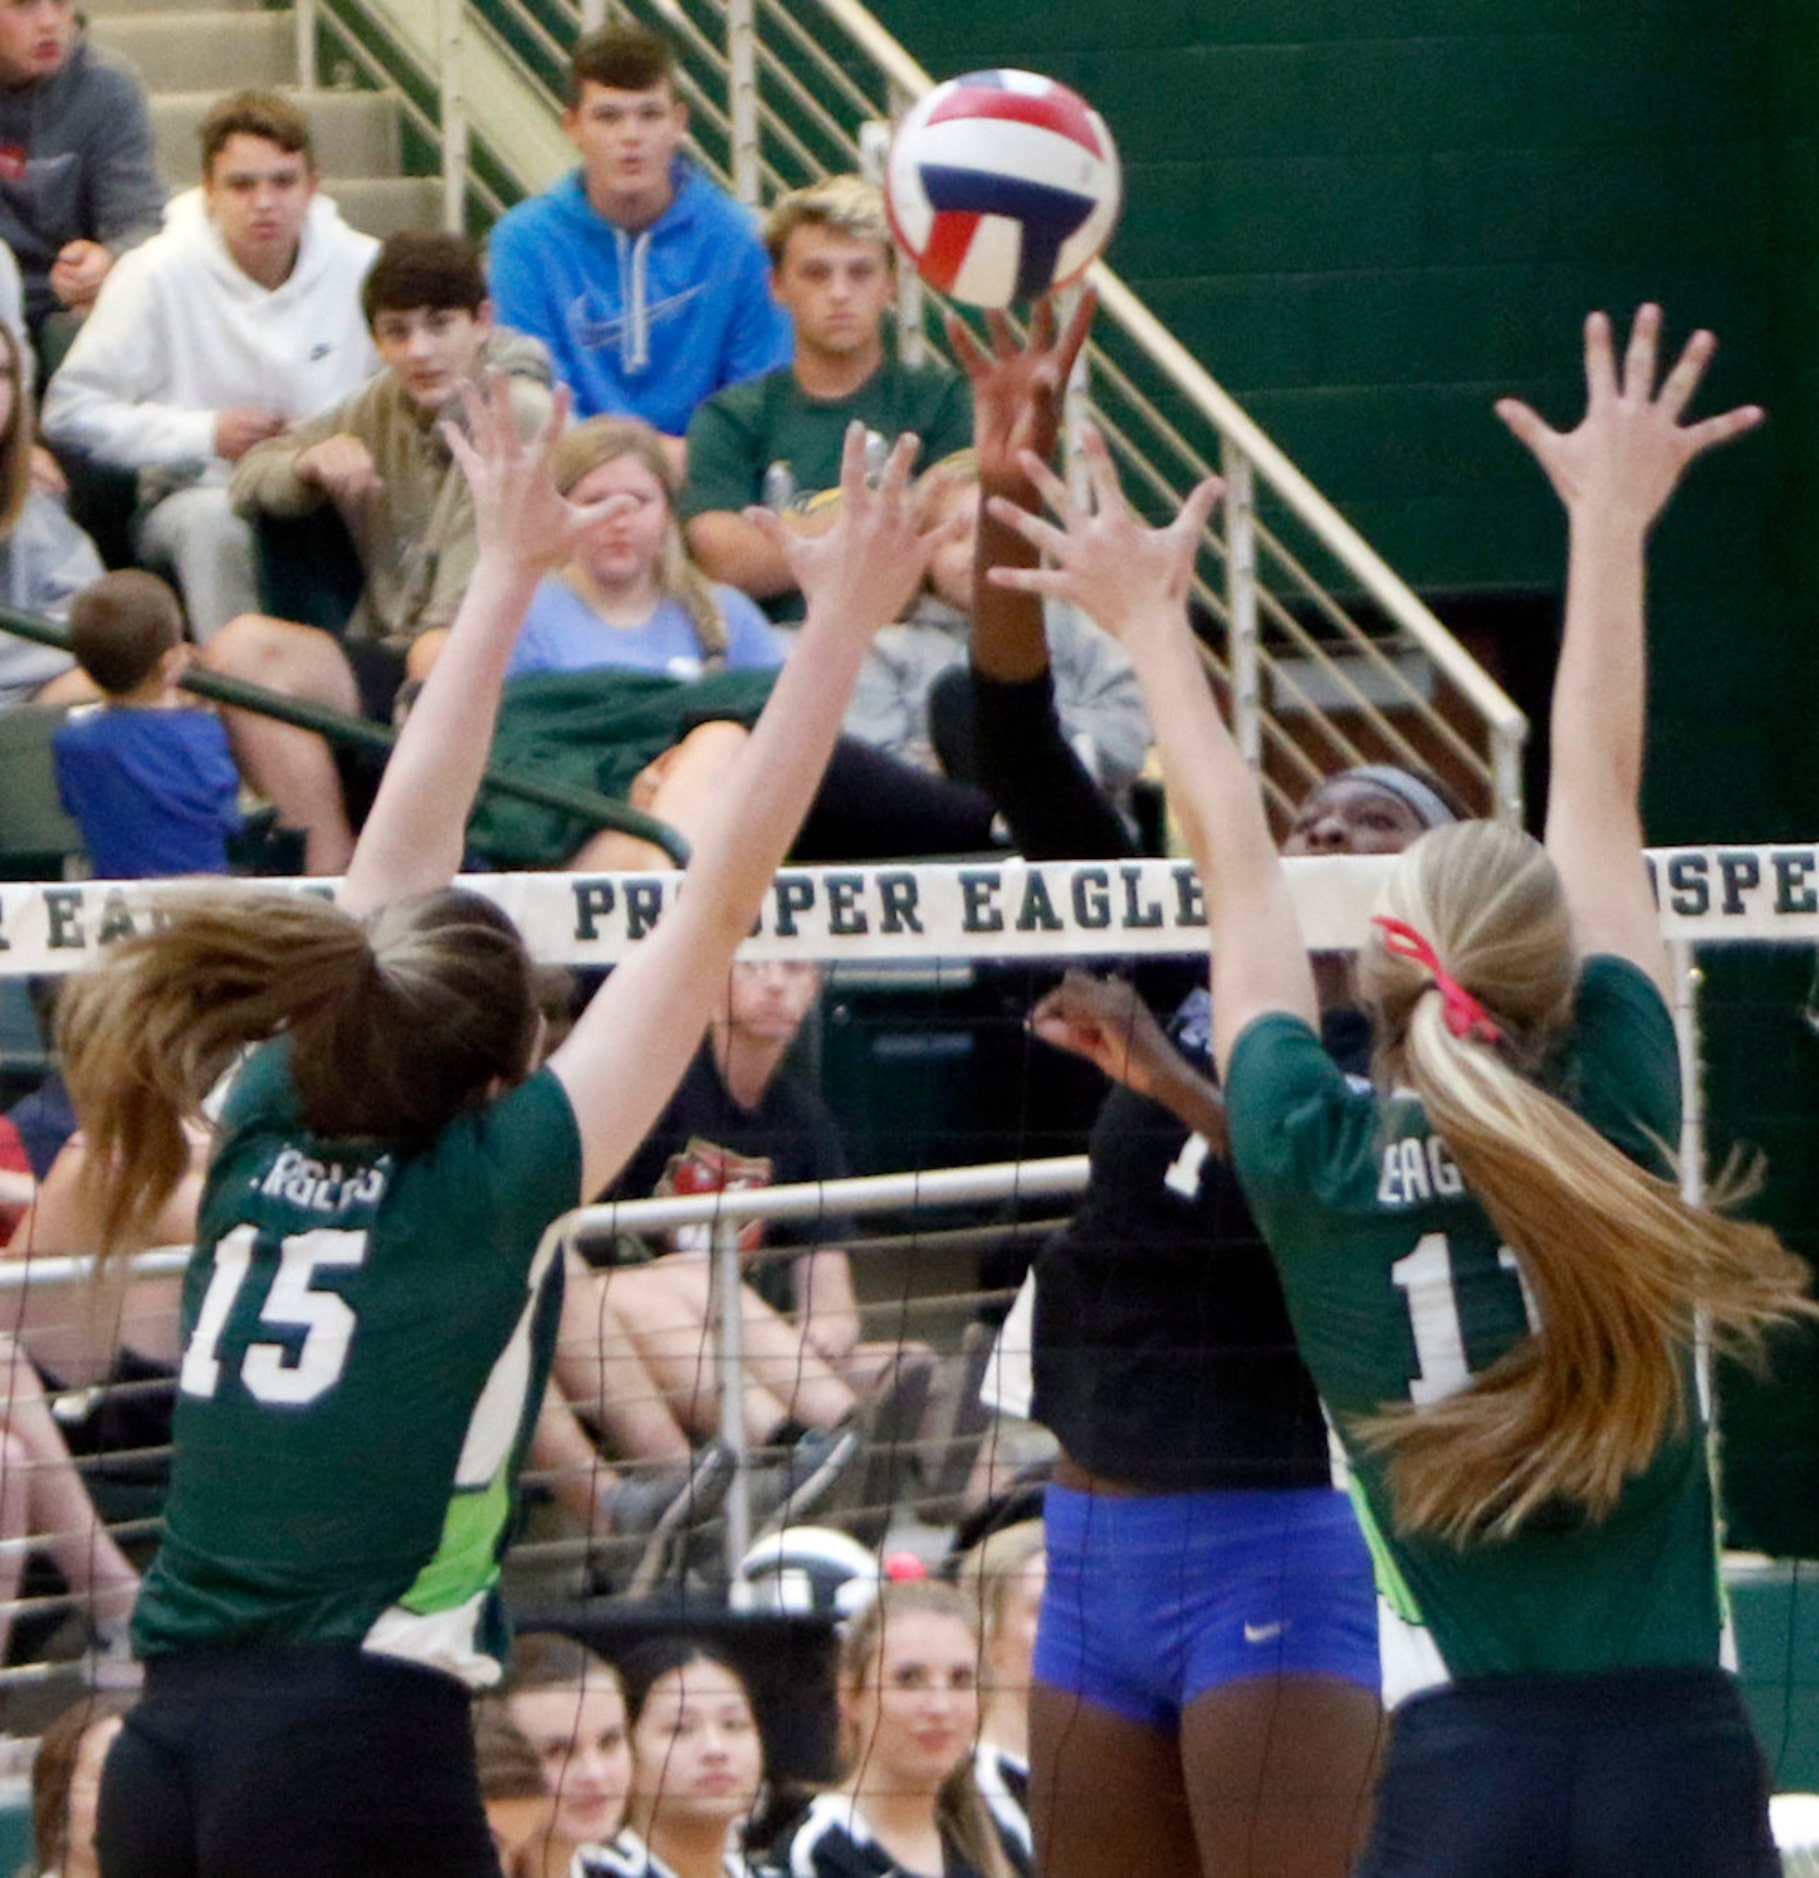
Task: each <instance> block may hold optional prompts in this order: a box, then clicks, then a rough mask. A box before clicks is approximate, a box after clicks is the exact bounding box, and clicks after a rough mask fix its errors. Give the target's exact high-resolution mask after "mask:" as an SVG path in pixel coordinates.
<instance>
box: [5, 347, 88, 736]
mask: <svg viewBox="0 0 1819 1878" xmlns="http://www.w3.org/2000/svg"><path fill="white" fill-rule="evenodd" d="M29 356H30V355H29V354H27V353H25V352H23V351H21V350H20V347H19V343H18V341H17V340H16V339H15V338H14V337H13V335H12V333H11V332H10V331H9V330H7V328H6V327H4V326H0V604H4V605H6V606H10V607H13V608H15V609H16V610H17V611H19V612H21V613H36V614H38V615H39V616H40V617H41V618H44V619H48V620H53V621H57V622H59V623H61V622H62V621H63V620H64V619H66V618H67V617H68V615H69V607H70V601H71V600H72V599H73V598H74V597H75V596H76V594H78V593H79V592H80V591H81V590H82V589H83V588H84V587H86V586H87V585H88V584H89V582H90V581H93V580H99V579H100V577H101V571H102V569H101V557H100V555H98V554H97V553H96V552H95V544H94V543H93V542H92V541H90V540H89V538H88V536H87V535H85V534H84V533H83V532H82V530H81V529H80V528H78V527H77V526H76V524H75V523H74V522H72V521H71V520H70V518H69V517H68V515H66V514H65V513H64V511H63V508H62V506H61V505H60V504H59V503H58V502H56V501H55V500H53V499H52V498H51V497H50V496H47V495H45V494H43V493H42V492H41V491H39V490H37V489H34V488H33V487H32V442H33V437H32V430H33V426H32V400H31V391H30V388H29V386H28V384H27V382H26V372H25V365H26V361H27V359H28V358H29ZM94 695H95V690H94V686H92V685H91V684H90V683H89V682H88V680H87V679H85V678H84V677H83V676H82V675H81V673H79V672H78V671H77V670H76V662H75V660H74V659H73V658H72V657H71V656H70V654H69V653H67V652H59V651H58V650H57V648H56V647H55V646H41V645H38V644H37V643H36V642H35V641H33V640H30V639H17V638H15V637H14V636H13V635H12V634H11V633H7V632H0V710H5V709H6V707H7V706H8V705H9V704H25V703H28V702H34V701H35V702H38V703H41V704H62V703H67V702H68V701H70V700H71V699H74V698H92V697H93V696H94Z"/></svg>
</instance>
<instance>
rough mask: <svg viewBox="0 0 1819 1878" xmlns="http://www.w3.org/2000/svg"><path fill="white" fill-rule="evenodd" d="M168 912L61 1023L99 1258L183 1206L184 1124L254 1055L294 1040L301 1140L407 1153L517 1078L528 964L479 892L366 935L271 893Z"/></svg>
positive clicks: (232, 896)
mask: <svg viewBox="0 0 1819 1878" xmlns="http://www.w3.org/2000/svg"><path fill="white" fill-rule="evenodd" d="M161 915H162V917H161V920H160V923H159V925H157V926H156V927H154V928H153V929H152V930H150V931H148V932H144V933H139V934H136V935H134V936H132V937H130V938H127V939H123V940H121V941H119V942H118V943H117V944H116V945H114V946H112V947H110V948H109V951H108V954H107V956H106V958H105V959H103V960H102V962H101V963H100V964H99V965H97V966H96V967H95V969H94V970H92V971H90V972H87V973H84V974H82V975H81V976H79V977H76V978H73V979H72V980H70V982H69V983H68V984H67V985H66V986H65V988H64V993H63V998H62V1000H61V1003H60V1006H59V1011H58V1023H57V1032H58V1045H59V1048H60V1050H61V1052H62V1057H63V1067H64V1076H65V1079H66V1081H67V1082H68V1085H69V1090H70V1097H71V1100H72V1102H73V1103H74V1105H75V1109H76V1114H77V1118H78V1120H79V1121H80V1123H81V1125H82V1129H83V1132H84V1134H85V1136H86V1139H87V1146H88V1154H87V1157H86V1162H85V1167H84V1176H83V1178H84V1182H85V1185H86V1188H87V1196H86V1197H87V1199H88V1201H89V1203H90V1204H91V1205H93V1206H94V1208H95V1209H96V1217H97V1218H98V1220H99V1222H100V1231H101V1245H100V1247H99V1250H100V1251H101V1253H102V1255H103V1256H104V1257H105V1256H108V1255H111V1254H114V1253H118V1252H120V1251H123V1250H126V1249H129V1248H130V1247H131V1246H132V1245H133V1244H134V1243H135V1242H136V1241H137V1240H138V1239H139V1237H140V1235H142V1234H143V1232H144V1231H145V1230H146V1228H147V1227H148V1225H149V1223H150V1221H151V1220H152V1219H153V1218H154V1217H155V1216H156V1214H157V1212H158V1210H159V1208H160V1207H161V1206H162V1205H163V1204H164V1202H165V1201H166V1200H167V1199H168V1198H169V1197H170V1195H171V1194H172V1192H173V1191H174V1190H175V1189H176V1186H177V1183H178V1182H179V1181H180V1180H181V1179H182V1177H183V1175H184V1173H185V1171H186V1170H187V1167H188V1164H189V1150H188V1145H187V1143H186V1141H185V1138H184V1132H183V1124H184V1123H185V1122H186V1121H189V1120H193V1119H194V1118H196V1116H197V1115H198V1113H199V1111H200V1108H201V1103H202V1099H203V1097H204V1096H205V1095H206V1094H207V1093H208V1091H209V1090H210V1089H211V1088H212V1087H213V1086H214V1084H215V1083H216V1081H218V1080H219V1078H220V1077H221V1076H222V1075H223V1074H224V1073H225V1071H226V1070H227V1069H228V1068H229V1067H230V1066H231V1064H232V1063H233V1061H234V1058H235V1056H236V1055H237V1054H238V1053H239V1052H240V1051H241V1050H242V1049H244V1048H245V1047H246V1046H247V1045H248V1044H254V1043H259V1042H263V1041H265V1040H266V1039H268V1038H272V1037H276V1036H278V1035H280V1034H282V1035H284V1036H286V1037H287V1038H289V1040H290V1043H291V1063H290V1072H291V1081H292V1084H293V1087H294V1088H295V1090H296V1093H297V1104H298V1110H299V1114H300V1118H301V1123H302V1126H303V1127H304V1128H306V1129H308V1130H309V1131H310V1132H312V1133H314V1134H317V1135H320V1136H325V1137H329V1138H341V1139H349V1138H363V1139H374V1140H377V1141H380V1142H382V1143H384V1144H385V1145H387V1146H394V1147H397V1148H400V1149H405V1150H408V1149H411V1148H414V1147H417V1146H421V1145H424V1144H426V1143H427V1142H428V1141H429V1140H430V1139H433V1137H434V1136H435V1134H436V1133H437V1132H439V1130H440V1129H441V1128H442V1127H444V1126H445V1125H446V1124H447V1122H448V1121H449V1120H451V1119H452V1118H453V1117H454V1116H455V1115H456V1114H458V1113H459V1112H460V1111H461V1110H462V1109H464V1108H467V1107H471V1106H473V1105H474V1104H475V1103H477V1102H478V1101H480V1100H482V1099H484V1097H485V1095H486V1093H487V1091H488V1090H489V1089H490V1087H491V1086H492V1085H493V1084H494V1083H495V1082H496V1081H500V1080H511V1079H514V1078H516V1077H518V1076H521V1075H522V1074H523V1073H524V1070H525V1067H526V1065H527V1063H528V1060H529V1054H530V1049H531V1044H532V1042H533V1040H534V1037H535V1029H536V1011H535V1007H534V1004H533V1001H532V998H531V982H530V968H529V963H528V960H527V959H526V957H525V953H524V948H523V944H522V941H520V939H519V938H518V935H517V932H516V929H515V928H514V927H513V926H512V924H511V922H510V921H509V920H508V919H507V918H506V917H505V915H504V914H503V913H501V912H499V910H498V909H497V908H496V907H494V906H492V905H491V904H490V903H489V902H487V901H485V900H482V899H480V898H479V897H478V896H476V895H473V894H470V893H465V892H460V891H456V890H453V889H449V890H444V891H442V892H438V893H432V894H424V895H418V896H414V897H412V898H410V899H408V900H403V901H399V902H395V903H394V904H392V905H391V906H388V907H386V908H385V909H384V910H383V911H382V912H380V913H379V914H378V915H377V916H376V917H375V919H374V920H373V922H372V924H371V927H370V928H369V927H367V926H364V925H362V924H361V923H360V922H358V921H356V920H354V919H352V918H350V917H349V916H348V915H347V914H346V913H344V912H342V911H341V910H340V909H339V908H337V907H335V906H334V905H332V904H331V903H329V902H328V901H325V900H321V899H318V898H316V897H314V896H313V895H309V894H300V893H281V892H273V891H270V890H259V889H252V890H248V891H243V892H236V893H225V892H222V891H221V890H219V889H198V890H196V891H195V892H193V893H188V894H184V895H182V896H180V897H176V898H174V899H173V900H171V901H167V902H165V903H164V906H163V907H162V908H161Z"/></svg>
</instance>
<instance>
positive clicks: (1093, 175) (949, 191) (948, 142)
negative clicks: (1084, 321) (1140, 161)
mask: <svg viewBox="0 0 1819 1878" xmlns="http://www.w3.org/2000/svg"><path fill="white" fill-rule="evenodd" d="M1122 195H1123V185H1122V182H1121V176H1120V170H1119V165H1118V150H1117V146H1116V145H1115V144H1114V143H1113V142H1112V137H1111V132H1110V131H1108V130H1107V129H1106V127H1105V120H1104V119H1103V118H1101V117H1100V115H1099V113H1098V112H1097V111H1095V110H1094V109H1093V108H1092V106H1091V105H1089V104H1088V103H1087V102H1086V100H1085V99H1084V98H1082V97H1081V96H1080V95H1079V93H1078V92H1074V91H1070V90H1069V89H1068V88H1067V86H1065V85H1062V84H1057V83H1056V82H1055V80H1054V79H1052V78H1043V77H1042V76H1041V75H1040V74H1038V73H1036V72H1015V71H996V72H969V73H968V74H967V75H966V76H965V77H964V78H950V79H949V80H948V81H947V83H946V84H944V85H937V86H936V87H935V89H934V90H933V91H931V92H930V93H929V94H928V96H927V97H926V98H924V99H922V101H921V102H920V103H919V104H917V105H916V106H915V108H914V109H913V110H912V111H911V112H910V113H909V115H908V116H907V117H905V118H904V120H903V122H902V123H901V124H900V125H899V126H898V128H897V134H896V135H895V136H894V137H893V138H892V139H891V147H890V154H889V155H888V157H887V158H886V159H885V169H884V201H885V207H886V209H887V210H888V212H889V214H890V220H891V229H892V232H893V233H894V234H895V235H896V238H897V243H898V246H899V247H901V248H902V249H903V251H904V253H905V254H906V255H908V256H909V259H910V261H911V263H912V264H913V265H914V267H915V269H916V272H917V273H918V274H920V275H921V276H922V278H923V279H924V280H925V281H927V282H928V284H929V285H930V286H931V287H933V288H935V289H936V290H937V291H938V292H941V293H945V294H951V295H952V296H953V298H954V299H956V300H963V301H965V302H966V303H967V305H969V306H981V307H1002V306H1009V305H1010V304H1011V302H1012V301H1014V300H1034V299H1037V298H1039V297H1040V296H1041V295H1043V294H1045V293H1047V292H1048V291H1049V290H1050V289H1051V288H1053V287H1065V286H1066V285H1067V284H1068V283H1069V282H1070V281H1073V280H1077V279H1078V278H1079V277H1080V275H1082V274H1084V273H1085V272H1086V270H1087V269H1088V268H1089V267H1091V266H1092V264H1093V262H1094V261H1096V260H1097V259H1098V258H1099V255H1100V254H1101V253H1102V252H1103V250H1104V248H1105V244H1106V243H1107V242H1108V241H1109V240H1110V239H1111V235H1112V229H1113V227H1114V226H1115V225H1116V223H1117V220H1118V207H1119V203H1120V201H1121V199H1122Z"/></svg>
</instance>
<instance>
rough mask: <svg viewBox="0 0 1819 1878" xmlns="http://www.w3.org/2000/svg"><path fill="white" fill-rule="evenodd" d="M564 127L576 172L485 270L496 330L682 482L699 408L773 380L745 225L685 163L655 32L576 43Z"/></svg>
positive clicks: (680, 107) (672, 90) (681, 111)
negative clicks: (531, 349) (660, 454)
mask: <svg viewBox="0 0 1819 1878" xmlns="http://www.w3.org/2000/svg"><path fill="white" fill-rule="evenodd" d="M562 127H563V129H564V130H565V131H567V133H568V135H569V138H570V139H571V141H572V142H573V143H574V145H575V147H576V149H577V150H579V151H580V153H581V166H580V168H579V169H577V170H575V171H573V172H572V173H571V174H570V175H568V176H565V177H564V178H563V179H562V181H561V182H559V183H557V184H556V185H555V186H554V187H553V188H551V189H549V190H547V191H546V192H545V193H544V194H543V195H540V196H535V197H532V198H531V200H529V201H528V202H521V203H519V204H518V205H517V207H516V208H513V209H510V210H508V211H507V212H506V213H505V214H504V215H503V216H502V217H501V218H500V219H499V222H498V224H497V226H496V227H495V228H494V229H493V232H492V237H491V240H490V242H489V243H488V249H487V264H488V269H489V272H490V273H491V276H492V285H493V299H494V301H495V303H496V305H497V306H498V309H499V317H500V318H501V319H502V320H503V321H504V322H505V323H506V324H507V325H508V326H511V327H513V328H515V329H516V330H517V331H519V332H523V333H532V334H534V335H535V336H536V337H537V338H539V339H541V340H542V341H543V343H544V344H545V345H546V346H548V347H549V350H550V356H551V358H553V359H554V360H555V364H556V374H557V376H558V377H559V378H561V380H562V381H563V383H565V384H567V385H569V386H570V387H571V388H572V389H573V391H574V394H575V409H576V410H577V411H578V412H579V413H580V415H581V416H583V417H597V416H602V415H613V416H620V417H641V418H643V419H644V421H645V422H646V423H647V424H650V425H651V426H652V427H653V428H654V429H656V430H657V431H658V432H659V433H660V434H661V435H662V437H663V438H664V447H665V450H666V452H667V453H668V455H669V457H670V461H671V463H672V465H673V466H675V467H676V468H678V469H680V467H681V440H682V435H683V432H684V431H685V430H686V429H687V428H688V423H689V419H690V417H691V416H692V415H693V413H694V410H695V407H696V406H697V405H698V404H700V402H701V401H702V399H703V398H706V397H710V396H711V395H712V394H713V393H714V392H716V391H719V390H721V389H722V388H723V387H724V386H727V385H736V384H739V383H740V382H741V381H742V380H744V379H747V378H751V377H753V376H755V375H756V374H757V373H759V372H768V371H770V370H771V369H772V368H773V367H774V366H778V365H781V364H782V363H783V362H784V361H785V360H786V359H787V358H788V357H789V353H790V337H789V321H788V320H787V319H786V318H785V317H784V315H783V313H782V311H781V309H780V308H779V307H777V306H776V305H775V304H774V303H773V302H772V300H771V298H770V295H769V294H768V293H767V292H766V290H765V279H764V253H763V250H762V249H761V248H760V247H759V245H758V240H757V236H756V233H755V232H754V229H753V226H752V216H751V211H750V210H748V209H745V208H743V207H741V206H740V205H739V204H738V203H735V202H733V201H731V200H729V199H728V198H727V197H726V196H724V195H722V194H721V192H720V191H719V190H718V189H716V188H715V187H714V185H713V184H712V183H710V182H709V181H708V180H707V179H706V178H705V177H704V176H703V175H702V174H701V173H700V171H699V170H697V169H696V168H695V166H694V164H693V163H692V162H690V160H689V159H688V158H687V157H686V156H685V155H683V154H682V148H681V146H682V140H683V137H684V136H685V135H686V134H687V131H688V109H687V107H686V106H685V105H684V104H682V103H681V102H680V100H678V98H677V96H676V81H675V60H674V55H673V54H672V52H671V50H670V47H669V45H668V43H667V42H666V41H665V40H664V39H663V38H662V37H661V36H660V35H658V34H656V33H654V32H652V31H651V30H650V29H649V28H648V27H645V26H641V25H638V24H636V23H633V22H630V21H615V22H614V23H613V24H612V25H610V26H607V27H604V28H602V29H601V30H600V31H598V32H592V33H588V34H586V35H584V36H583V37H582V38H581V39H580V40H579V41H577V43H576V45H575V49H574V53H573V56H572V57H571V59H570V61H569V72H568V106H567V109H566V110H564V112H563V114H562Z"/></svg>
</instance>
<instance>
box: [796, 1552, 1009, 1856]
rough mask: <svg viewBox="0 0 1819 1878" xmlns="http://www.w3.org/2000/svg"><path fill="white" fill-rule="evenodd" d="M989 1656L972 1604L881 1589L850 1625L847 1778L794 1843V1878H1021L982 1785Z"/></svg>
mask: <svg viewBox="0 0 1819 1878" xmlns="http://www.w3.org/2000/svg"><path fill="white" fill-rule="evenodd" d="M979 1649H980V1645H979V1619H978V1614H977V1610H976V1608H975V1606H974V1605H973V1603H972V1601H971V1599H969V1598H966V1597H964V1596H962V1595H961V1593H960V1592H958V1591H956V1590H955V1589H954V1588H953V1586H952V1585H945V1584H940V1583H937V1582H936V1581H934V1580H932V1579H911V1580H907V1581H904V1582H896V1583H886V1584H882V1585H880V1586H879V1588H878V1593H877V1596H876V1597H875V1598H874V1599H873V1600H872V1602H871V1603H869V1604H867V1605H866V1606H864V1608H863V1609H861V1610H860V1611H858V1612H857V1613H856V1614H855V1615H854V1616H853V1617H852V1618H851V1619H850V1620H849V1621H848V1623H847V1626H846V1629H845V1633H844V1635H843V1636H842V1638H841V1642H840V1660H839V1664H838V1666H837V1668H836V1671H835V1679H836V1694H837V1696H838V1699H839V1704H840V1747H841V1760H842V1762H843V1764H844V1766H845V1769H846V1772H845V1775H844V1777H843V1778H842V1780H841V1782H840V1784H839V1785H838V1786H837V1787H836V1788H835V1789H834V1790H833V1791H832V1792H830V1793H824V1794H822V1795H820V1797H819V1798H817V1799H816V1800H815V1801H814V1803H813V1804H812V1805H811V1806H810V1808H809V1812H808V1817H807V1818H806V1819H805V1820H804V1821H803V1822H802V1824H801V1825H800V1826H799V1827H798V1828H797V1829H796V1832H795V1835H794V1837H793V1838H792V1839H791V1840H790V1844H789V1853H788V1861H787V1862H788V1866H789V1870H790V1872H791V1874H792V1878H1011V1871H1012V1867H1011V1865H1010V1862H1009V1861H1008V1860H1007V1859H1006V1857H1005V1854H1004V1849H1003V1847H1002V1845H1001V1844H1000V1843H999V1840H998V1835H997V1830H996V1828H995V1827H994V1826H993V1824H992V1820H991V1815H990V1814H989V1813H988V1812H987V1811H986V1808H985V1803H984V1801H983V1800H982V1799H981V1798H980V1795H979V1790H978V1789H977V1787H975V1786H974V1784H973V1743H974V1742H975V1740H976V1739H977V1738H978V1733H979V1703H980V1680H981V1679H980V1668H979Z"/></svg>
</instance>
